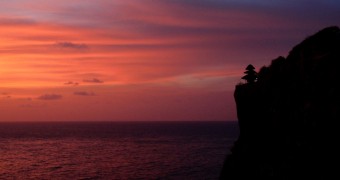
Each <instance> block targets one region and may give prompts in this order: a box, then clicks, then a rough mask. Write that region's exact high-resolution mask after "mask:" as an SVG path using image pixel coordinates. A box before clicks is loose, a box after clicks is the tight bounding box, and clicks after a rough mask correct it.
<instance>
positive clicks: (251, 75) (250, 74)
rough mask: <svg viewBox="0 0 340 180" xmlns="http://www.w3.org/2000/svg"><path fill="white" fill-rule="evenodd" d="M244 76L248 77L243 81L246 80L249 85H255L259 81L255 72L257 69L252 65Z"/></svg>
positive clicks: (247, 68)
mask: <svg viewBox="0 0 340 180" xmlns="http://www.w3.org/2000/svg"><path fill="white" fill-rule="evenodd" d="M244 74H246V75H245V76H243V77H242V79H244V80H246V81H247V83H254V82H255V81H256V80H257V72H256V71H255V67H254V66H253V65H251V64H249V65H248V66H247V67H246V71H245V72H244Z"/></svg>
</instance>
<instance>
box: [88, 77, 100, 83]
mask: <svg viewBox="0 0 340 180" xmlns="http://www.w3.org/2000/svg"><path fill="white" fill-rule="evenodd" d="M83 81H84V82H87V83H104V81H102V80H99V79H97V78H93V79H84V80H83Z"/></svg>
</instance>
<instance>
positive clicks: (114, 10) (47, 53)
mask: <svg viewBox="0 0 340 180" xmlns="http://www.w3.org/2000/svg"><path fill="white" fill-rule="evenodd" d="M339 9H340V3H339V2H337V1H335V0H333V1H332V0H324V1H314V0H308V1H307V0H300V1H293V0H285V1H271V2H267V1H260V0H258V1H248V0H241V1H240V0H238V1H236V0H235V1H220V0H158V1H151V0H129V1H127V0H112V1H109V0H97V1H92V0H72V1H69V0H67V1H66V0H58V1H51V0H34V1H33V0H32V1H31V0H11V1H1V4H0V24H1V26H0V121H92V120H93V121H128V120H129V121H139V120H142V121H145V120H155V121H156V120H160V121H171V120H175V121H182V120H210V121H213V120H223V121H227V120H236V119H237V117H236V108H235V103H234V100H233V91H234V86H235V85H236V84H237V83H239V82H240V77H242V74H243V71H244V68H245V67H246V66H247V65H248V64H249V63H251V64H253V65H254V66H255V67H256V68H260V67H261V66H264V65H269V63H270V61H271V60H272V59H274V58H276V57H277V56H280V55H282V56H286V55H287V54H288V52H289V51H290V50H291V48H292V47H293V46H294V45H296V44H297V43H299V42H301V41H302V40H303V39H304V38H305V37H307V36H308V35H312V34H313V33H315V32H317V31H318V30H320V29H322V28H324V27H327V26H332V25H339V22H340V20H339V19H340V11H339Z"/></svg>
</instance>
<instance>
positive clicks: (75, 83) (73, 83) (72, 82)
mask: <svg viewBox="0 0 340 180" xmlns="http://www.w3.org/2000/svg"><path fill="white" fill-rule="evenodd" d="M64 85H71V86H78V85H79V83H78V82H74V81H68V82H65V83H64Z"/></svg>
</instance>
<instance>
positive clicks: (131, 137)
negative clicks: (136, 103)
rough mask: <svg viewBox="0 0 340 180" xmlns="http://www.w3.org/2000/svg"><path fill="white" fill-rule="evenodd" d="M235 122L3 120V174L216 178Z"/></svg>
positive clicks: (0, 145)
mask: <svg viewBox="0 0 340 180" xmlns="http://www.w3.org/2000/svg"><path fill="white" fill-rule="evenodd" d="M237 135H238V130H237V124H236V123H235V122H67V123H66V122H64V123H63V122H53V123H38V122H37V123H0V179H217V178H218V176H219V173H220V170H221V167H222V164H223V161H224V158H225V156H226V155H227V154H228V153H230V152H229V149H230V147H231V146H232V144H233V141H234V140H235V139H236V138H237Z"/></svg>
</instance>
